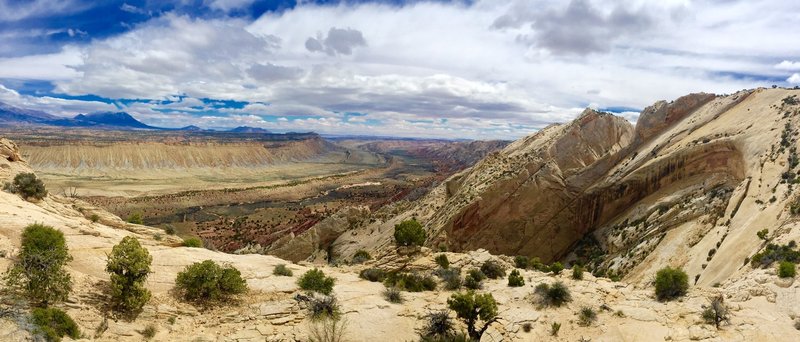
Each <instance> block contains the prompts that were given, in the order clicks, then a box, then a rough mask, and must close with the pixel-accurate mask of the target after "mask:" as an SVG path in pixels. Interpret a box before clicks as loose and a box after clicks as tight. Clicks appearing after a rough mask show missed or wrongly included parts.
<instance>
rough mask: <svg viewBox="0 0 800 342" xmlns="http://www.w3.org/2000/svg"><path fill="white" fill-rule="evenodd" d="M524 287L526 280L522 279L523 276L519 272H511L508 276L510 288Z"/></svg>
mask: <svg viewBox="0 0 800 342" xmlns="http://www.w3.org/2000/svg"><path fill="white" fill-rule="evenodd" d="M523 285H525V279H523V278H522V275H520V274H519V271H517V270H513V271H511V273H510V274H509V275H508V286H511V287H520V286H523Z"/></svg>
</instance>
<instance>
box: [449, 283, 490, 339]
mask: <svg viewBox="0 0 800 342" xmlns="http://www.w3.org/2000/svg"><path fill="white" fill-rule="evenodd" d="M447 306H448V307H449V308H450V309H451V310H453V311H455V313H456V317H458V318H460V319H461V320H462V321H464V323H465V324H466V325H467V332H468V333H469V336H470V337H471V338H472V339H474V340H475V341H480V339H481V336H482V335H483V333H484V332H485V331H486V329H488V328H489V325H490V324H492V323H493V322H494V321H495V320H496V319H497V303H496V302H495V300H494V297H492V295H491V294H489V293H484V294H475V292H474V291H467V292H464V293H454V294H453V295H452V296H450V298H449V299H448V300H447ZM479 319H480V321H481V322H482V323H483V327H481V328H477V326H476V325H477V323H478V320H479Z"/></svg>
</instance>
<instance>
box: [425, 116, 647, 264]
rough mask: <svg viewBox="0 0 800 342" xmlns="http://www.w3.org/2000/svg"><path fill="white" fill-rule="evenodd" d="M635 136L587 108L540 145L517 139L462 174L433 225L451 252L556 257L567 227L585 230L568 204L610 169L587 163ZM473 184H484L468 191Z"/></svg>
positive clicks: (618, 121)
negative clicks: (441, 232) (570, 214)
mask: <svg viewBox="0 0 800 342" xmlns="http://www.w3.org/2000/svg"><path fill="white" fill-rule="evenodd" d="M632 133H633V127H632V126H631V125H630V124H629V123H628V122H627V121H625V120H624V119H622V118H619V117H616V116H613V115H610V114H607V113H599V112H596V111H593V110H586V111H585V112H584V113H583V114H581V115H580V116H579V117H578V118H577V119H576V120H575V121H574V122H572V123H570V124H568V125H564V126H562V127H556V128H554V129H553V130H552V132H550V133H549V134H546V135H543V136H541V137H540V138H539V139H538V140H540V142H539V144H535V143H532V144H531V145H530V146H526V145H527V144H525V143H524V142H523V143H522V144H519V143H515V144H512V145H511V146H509V148H507V149H506V150H504V151H503V152H501V153H500V154H499V155H497V156H495V157H493V158H489V159H487V161H486V162H484V163H481V164H479V165H478V166H476V167H475V168H473V169H472V170H470V171H469V172H468V173H467V174H466V175H463V176H461V177H462V178H463V179H464V180H463V181H461V182H460V186H459V187H458V188H459V190H458V191H456V190H455V189H454V188H455V186H454V184H453V183H452V182H449V183H448V189H449V191H448V192H449V193H451V194H453V197H452V198H451V199H449V200H448V203H447V204H446V205H445V206H444V207H443V208H442V209H440V210H439V212H438V213H437V215H435V217H434V218H433V219H432V222H434V223H433V224H436V222H437V220H443V221H445V223H444V231H446V234H447V242H448V243H449V244H450V245H451V246H453V247H455V248H456V250H471V249H477V248H486V249H487V250H489V251H491V252H492V253H502V254H508V255H516V254H525V255H538V256H540V257H543V258H544V259H545V260H551V259H553V258H555V257H558V256H560V255H562V254H563V253H565V252H566V251H567V249H568V248H569V246H570V245H571V244H572V243H573V242H574V240H573V238H572V237H571V236H572V235H574V233H565V230H573V229H578V230H581V229H585V228H584V227H578V226H575V225H574V224H573V223H574V220H573V219H572V218H567V217H565V216H564V215H563V213H565V212H566V210H565V209H566V208H569V207H571V206H572V205H573V203H575V201H576V200H577V199H578V197H579V195H580V194H581V193H582V192H583V191H584V190H585V189H586V187H587V186H589V185H591V184H592V183H593V181H592V179H591V178H594V177H599V176H601V175H603V174H604V173H605V172H604V171H607V170H597V169H593V168H591V166H592V165H594V164H595V163H597V162H598V161H600V160H602V159H605V158H610V157H611V156H613V154H614V153H615V152H617V151H619V150H621V149H623V148H624V147H625V146H627V145H628V144H629V143H630V140H631V138H632ZM542 140H543V141H542ZM492 160H495V161H496V162H494V163H493V162H492ZM507 165H509V166H510V165H513V166H512V167H506V166H507ZM609 167H610V165H609ZM492 169H497V170H492ZM487 170H488V173H489V174H487ZM477 182H481V183H485V185H483V189H482V190H480V191H479V192H477V193H473V190H474V189H475V183H477ZM473 196H474V197H473ZM462 203H463V204H465V205H463V207H461V205H462ZM459 207H460V208H459ZM452 213H455V214H452ZM521 237H522V238H521Z"/></svg>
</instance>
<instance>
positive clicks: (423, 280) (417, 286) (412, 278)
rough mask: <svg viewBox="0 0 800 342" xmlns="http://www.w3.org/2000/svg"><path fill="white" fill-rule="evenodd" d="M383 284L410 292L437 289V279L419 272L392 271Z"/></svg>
mask: <svg viewBox="0 0 800 342" xmlns="http://www.w3.org/2000/svg"><path fill="white" fill-rule="evenodd" d="M383 284H384V285H386V287H397V288H398V289H401V290H404V291H408V292H422V291H433V290H436V279H434V278H433V277H432V276H429V275H425V276H423V275H421V274H417V273H391V274H388V275H387V276H386V279H385V280H384V281H383Z"/></svg>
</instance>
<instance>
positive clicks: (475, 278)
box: [464, 269, 486, 290]
mask: <svg viewBox="0 0 800 342" xmlns="http://www.w3.org/2000/svg"><path fill="white" fill-rule="evenodd" d="M484 279H486V275H484V274H483V272H481V271H480V270H479V269H471V270H470V271H469V272H468V273H467V276H466V277H465V278H464V287H466V288H468V289H470V290H478V289H480V288H482V287H483V280H484Z"/></svg>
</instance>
